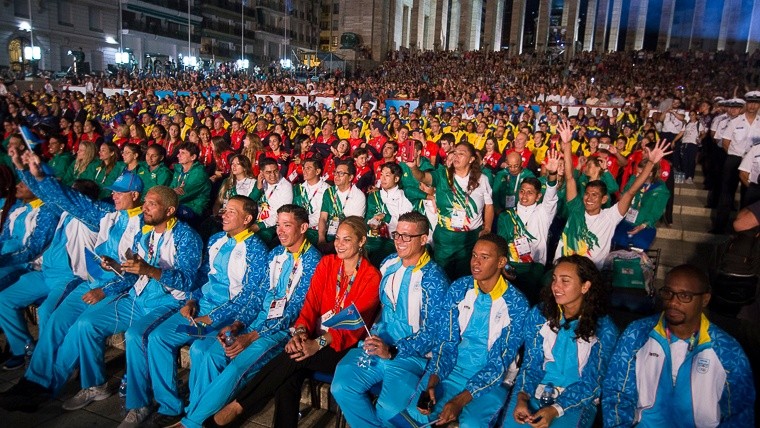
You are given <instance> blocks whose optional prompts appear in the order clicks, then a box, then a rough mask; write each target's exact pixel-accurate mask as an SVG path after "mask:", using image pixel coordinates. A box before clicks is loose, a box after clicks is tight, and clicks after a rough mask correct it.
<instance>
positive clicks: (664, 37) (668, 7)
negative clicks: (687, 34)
mask: <svg viewBox="0 0 760 428" xmlns="http://www.w3.org/2000/svg"><path fill="white" fill-rule="evenodd" d="M675 10H676V0H663V1H662V10H661V13H660V33H659V34H658V36H657V50H658V51H666V50H668V49H669V48H670V36H671V34H672V31H673V14H674V13H675Z"/></svg>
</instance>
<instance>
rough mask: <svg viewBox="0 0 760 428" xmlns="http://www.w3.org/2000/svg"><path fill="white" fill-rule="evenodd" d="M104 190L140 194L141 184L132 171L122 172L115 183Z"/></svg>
mask: <svg viewBox="0 0 760 428" xmlns="http://www.w3.org/2000/svg"><path fill="white" fill-rule="evenodd" d="M106 189H108V190H110V191H112V192H119V193H124V192H142V191H143V182H142V180H141V179H140V177H138V176H137V174H135V173H134V172H132V171H124V172H123V173H122V174H121V175H120V176H119V178H117V179H116V181H114V182H113V184H111V185H110V186H106Z"/></svg>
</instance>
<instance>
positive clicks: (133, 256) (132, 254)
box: [124, 248, 137, 260]
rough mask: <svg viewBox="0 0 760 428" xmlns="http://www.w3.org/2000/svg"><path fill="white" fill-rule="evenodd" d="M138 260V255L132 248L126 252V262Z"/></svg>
mask: <svg viewBox="0 0 760 428" xmlns="http://www.w3.org/2000/svg"><path fill="white" fill-rule="evenodd" d="M136 258H137V254H135V252H134V251H132V249H131V248H127V251H125V252H124V259H125V260H134V259H136Z"/></svg>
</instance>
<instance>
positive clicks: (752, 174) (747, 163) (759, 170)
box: [739, 144, 760, 208]
mask: <svg viewBox="0 0 760 428" xmlns="http://www.w3.org/2000/svg"><path fill="white" fill-rule="evenodd" d="M739 180H740V181H741V183H742V185H743V186H744V187H746V188H747V192H746V193H745V194H744V198H743V199H742V205H741V207H742V208H744V207H747V206H749V205H751V204H753V203H754V202H757V201H760V144H758V145H756V146H753V147H752V148H751V149H749V151H748V152H747V154H746V155H744V157H743V158H742V163H741V164H740V165H739Z"/></svg>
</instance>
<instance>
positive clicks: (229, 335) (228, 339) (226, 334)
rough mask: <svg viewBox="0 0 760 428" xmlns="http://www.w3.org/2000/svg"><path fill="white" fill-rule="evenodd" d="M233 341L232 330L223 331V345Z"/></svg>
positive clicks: (229, 344) (230, 344) (230, 343)
mask: <svg viewBox="0 0 760 428" xmlns="http://www.w3.org/2000/svg"><path fill="white" fill-rule="evenodd" d="M233 343H235V336H233V335H232V332H231V331H229V330H227V331H225V332H224V345H225V346H232V344H233Z"/></svg>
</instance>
